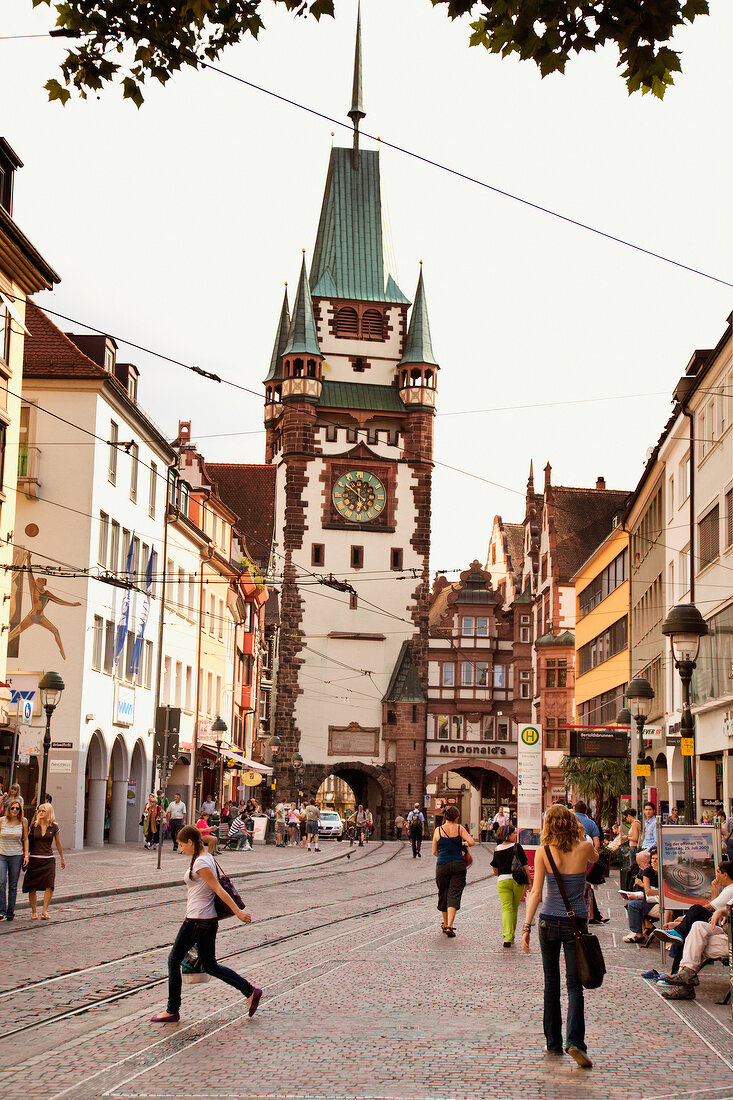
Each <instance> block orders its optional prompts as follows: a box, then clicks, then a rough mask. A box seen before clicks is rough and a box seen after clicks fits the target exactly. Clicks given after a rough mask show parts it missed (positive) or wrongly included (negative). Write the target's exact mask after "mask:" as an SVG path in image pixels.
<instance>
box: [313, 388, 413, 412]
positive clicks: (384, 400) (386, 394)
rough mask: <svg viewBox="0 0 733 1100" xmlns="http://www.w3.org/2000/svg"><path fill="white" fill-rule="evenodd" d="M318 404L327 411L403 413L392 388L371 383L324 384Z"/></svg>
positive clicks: (400, 403) (398, 396) (402, 407)
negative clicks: (351, 410)
mask: <svg viewBox="0 0 733 1100" xmlns="http://www.w3.org/2000/svg"><path fill="white" fill-rule="evenodd" d="M318 404H319V405H321V406H326V407H327V408H329V409H366V410H368V411H370V412H404V411H405V406H404V405H403V403H402V398H401V397H400V395H399V393H398V392H397V390H396V389H395V388H394V386H375V385H374V384H373V383H372V382H324V383H323V389H322V391H321V399H320V401H319V402H318Z"/></svg>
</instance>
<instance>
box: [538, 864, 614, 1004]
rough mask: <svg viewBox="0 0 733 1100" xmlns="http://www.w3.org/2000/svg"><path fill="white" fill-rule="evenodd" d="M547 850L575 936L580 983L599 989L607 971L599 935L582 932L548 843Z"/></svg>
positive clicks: (584, 986)
mask: <svg viewBox="0 0 733 1100" xmlns="http://www.w3.org/2000/svg"><path fill="white" fill-rule="evenodd" d="M545 852H546V853H547V858H548V860H549V861H550V867H551V868H552V873H553V875H554V876H555V882H556V883H557V888H558V890H559V891H560V896H561V898H562V900H563V904H564V905H565V911H566V913H567V915H568V918H569V920H570V923H571V926H572V929H573V935H574V937H575V958H576V966H577V970H578V977H579V978H580V984H581V985H582V986H583V988H584V989H598V988H599V986H601V985H603V976H604V974H605V973H606V963H605V961H604V959H603V952H602V951H601V945H600V943H599V941H598V936H594V935H593V933H592V932H581V931H580V929H579V928H578V922H577V920H576V918H575V913H574V912H573V910H572V908H571V906H570V902H569V900H568V895H567V894H566V893H565V887H564V886H563V883H562V876H561V875H560V874H559V872H558V870H557V867H556V866H555V860H554V859H553V858H552V852H551V851H550V848H549V845H547V844H546V845H545Z"/></svg>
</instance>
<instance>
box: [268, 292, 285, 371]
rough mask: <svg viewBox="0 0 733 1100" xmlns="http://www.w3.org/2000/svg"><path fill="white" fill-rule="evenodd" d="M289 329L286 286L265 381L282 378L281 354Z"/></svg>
mask: <svg viewBox="0 0 733 1100" xmlns="http://www.w3.org/2000/svg"><path fill="white" fill-rule="evenodd" d="M289 329H290V307H289V306H288V288H287V287H285V294H284V295H283V307H282V309H281V310H280V320H279V322H278V326H277V336H276V337H275V346H274V347H273V349H272V359H271V360H270V369H269V371H268V373H267V378H266V379H265V382H275V381H277V380H279V379H280V378H282V376H283V372H282V366H283V364H282V355H283V352H284V351H285V345H286V344H287V342H288V331H289Z"/></svg>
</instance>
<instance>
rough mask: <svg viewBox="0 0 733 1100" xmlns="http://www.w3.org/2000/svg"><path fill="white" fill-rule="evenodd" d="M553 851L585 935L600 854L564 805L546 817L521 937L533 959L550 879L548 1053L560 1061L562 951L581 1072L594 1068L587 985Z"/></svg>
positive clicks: (545, 922) (545, 953)
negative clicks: (590, 884) (593, 869)
mask: <svg viewBox="0 0 733 1100" xmlns="http://www.w3.org/2000/svg"><path fill="white" fill-rule="evenodd" d="M548 848H549V850H550V852H551V854H552V858H553V859H554V861H555V866H556V867H557V871H558V874H559V875H560V877H561V879H562V884H563V887H564V889H565V893H566V894H567V897H568V901H569V902H570V906H571V908H572V911H573V913H574V914H575V919H576V923H577V925H578V928H579V929H580V931H581V932H585V931H586V930H587V922H588V910H587V908H586V904H585V901H584V898H583V894H584V891H585V873H586V870H587V869H588V864H589V863H595V861H596V860H597V859H598V853H597V852H596V850H595V847H594V846H593V844H592V843H591V841H589V840H586V839H585V832H584V831H583V826H582V825H581V823H580V822H579V821H578V819H577V817H576V816H575V814H574V813H572V812H571V811H570V810H569V809H567V807H566V806H551V807H550V809H549V810H548V811H547V813H546V814H545V824H544V828H543V830H542V847H541V848H538V849H537V852H536V853H535V861H534V885H533V887H532V893H531V894H530V895H529V899H528V902H527V923H526V924H525V926H524V929H523V932H522V950H523V951H524V952H525V953H526V954H527V955H529V939H530V934H531V931H532V918H533V917H534V915H535V913H536V912H537V908H538V906H540V904H542V890H543V887H544V885H545V879H547V897H546V898H545V901H544V903H543V904H542V908H541V911H540V949H541V951H542V966H543V969H544V972H545V1009H544V1018H543V1026H544V1031H545V1042H546V1044H547V1045H546V1047H545V1053H546V1054H549V1055H558V1056H560V1057H562V1053H563V1042H562V1013H561V1010H560V948H561V947H562V949H563V950H564V952H565V974H566V981H567V987H568V1020H567V1029H566V1036H565V1050H566V1052H567V1053H568V1054H569V1055H570V1057H571V1058H573V1059H574V1060H575V1061H576V1062H577V1063H578V1065H579V1066H581V1068H582V1069H591V1067H592V1065H593V1063H592V1062H591V1060H590V1058H589V1057H588V1053H587V1050H586V1046H585V1015H584V1006H583V986H582V985H581V984H580V979H579V978H578V971H577V966H576V958H575V937H574V935H573V926H572V923H571V921H570V918H569V917H568V915H567V909H566V907H565V903H564V901H563V900H562V896H561V894H560V891H559V889H558V886H557V882H556V880H555V875H554V874H553V871H552V868H551V866H550V862H549V860H548V858H547V849H548Z"/></svg>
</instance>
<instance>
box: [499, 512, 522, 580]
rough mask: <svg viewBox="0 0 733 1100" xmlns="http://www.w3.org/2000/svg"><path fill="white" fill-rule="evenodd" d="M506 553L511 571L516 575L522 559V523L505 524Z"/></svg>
mask: <svg viewBox="0 0 733 1100" xmlns="http://www.w3.org/2000/svg"><path fill="white" fill-rule="evenodd" d="M504 534H505V535H506V553H507V558H508V559H509V564H510V565H511V568H512V571H513V572H514V573H518V572H519V569H520V566H521V564H522V558H523V557H524V525H523V524H522V523H505V524H504Z"/></svg>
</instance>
